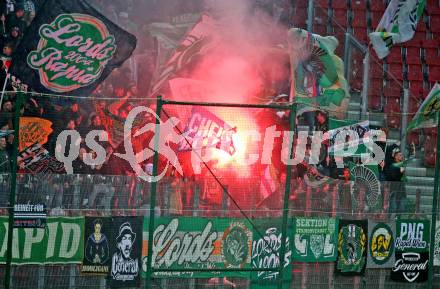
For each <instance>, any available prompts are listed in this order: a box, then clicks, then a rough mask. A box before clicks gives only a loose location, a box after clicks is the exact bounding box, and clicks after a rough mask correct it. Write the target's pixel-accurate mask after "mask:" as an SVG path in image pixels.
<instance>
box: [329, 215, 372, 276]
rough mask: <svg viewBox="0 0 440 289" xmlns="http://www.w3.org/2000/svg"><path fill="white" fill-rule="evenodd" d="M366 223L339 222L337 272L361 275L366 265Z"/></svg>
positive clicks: (355, 221)
mask: <svg viewBox="0 0 440 289" xmlns="http://www.w3.org/2000/svg"><path fill="white" fill-rule="evenodd" d="M367 236H368V223H367V221H365V220H362V221H361V220H339V234H338V253H339V255H338V262H337V264H336V269H337V272H338V273H340V274H343V275H363V274H364V272H365V265H366V264H367Z"/></svg>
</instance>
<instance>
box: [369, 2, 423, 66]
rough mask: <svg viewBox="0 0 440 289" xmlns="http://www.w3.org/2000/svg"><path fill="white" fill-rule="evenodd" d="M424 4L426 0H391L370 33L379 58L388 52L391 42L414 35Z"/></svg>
mask: <svg viewBox="0 0 440 289" xmlns="http://www.w3.org/2000/svg"><path fill="white" fill-rule="evenodd" d="M425 5H426V0H391V2H390V4H389V5H388V7H387V9H386V10H385V13H384V15H383V16H382V19H381V20H380V23H379V25H378V26H377V29H376V31H375V32H373V33H370V40H371V43H372V44H373V48H374V50H375V51H376V53H377V56H379V58H380V59H382V58H384V57H386V56H387V55H388V54H389V53H390V50H391V48H392V46H393V44H396V43H402V42H405V41H408V40H410V39H411V38H413V37H414V33H415V31H416V27H417V22H418V21H419V19H420V17H421V16H422V14H423V9H424V8H425Z"/></svg>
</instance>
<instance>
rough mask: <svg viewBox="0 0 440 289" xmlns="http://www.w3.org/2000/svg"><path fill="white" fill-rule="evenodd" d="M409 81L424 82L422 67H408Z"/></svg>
mask: <svg viewBox="0 0 440 289" xmlns="http://www.w3.org/2000/svg"><path fill="white" fill-rule="evenodd" d="M408 80H409V81H412V80H417V81H423V74H422V67H421V65H408Z"/></svg>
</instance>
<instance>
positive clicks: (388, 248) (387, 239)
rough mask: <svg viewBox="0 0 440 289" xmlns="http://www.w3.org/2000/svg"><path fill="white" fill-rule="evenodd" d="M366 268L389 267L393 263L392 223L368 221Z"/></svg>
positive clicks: (393, 233)
mask: <svg viewBox="0 0 440 289" xmlns="http://www.w3.org/2000/svg"><path fill="white" fill-rule="evenodd" d="M368 232H369V234H370V238H369V242H368V258H367V267H368V268H391V267H393V264H394V240H395V239H394V236H395V224H394V223H392V224H391V223H376V222H373V221H369V222H368Z"/></svg>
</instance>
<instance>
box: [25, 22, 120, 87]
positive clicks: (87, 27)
mask: <svg viewBox="0 0 440 289" xmlns="http://www.w3.org/2000/svg"><path fill="white" fill-rule="evenodd" d="M39 34H40V37H41V39H40V41H39V42H38V47H37V50H34V51H31V52H30V53H29V55H28V57H27V63H28V65H29V66H30V67H32V68H33V69H36V70H38V73H39V75H40V81H41V83H42V85H44V86H45V87H46V88H47V89H49V90H52V91H55V92H69V91H72V90H75V89H78V88H80V87H83V86H88V85H90V84H91V83H93V82H94V81H96V80H97V79H98V78H99V77H100V75H101V73H102V71H103V70H104V68H105V66H106V65H107V63H108V61H109V60H110V59H112V58H113V55H114V53H115V51H116V45H115V37H114V36H113V35H110V33H109V31H108V29H107V27H106V26H105V25H104V23H102V22H101V21H100V20H98V19H97V18H95V17H92V16H90V15H84V14H76V13H74V14H61V15H59V16H58V17H57V18H56V19H55V21H53V22H52V23H50V24H44V25H42V26H41V27H40V30H39Z"/></svg>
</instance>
